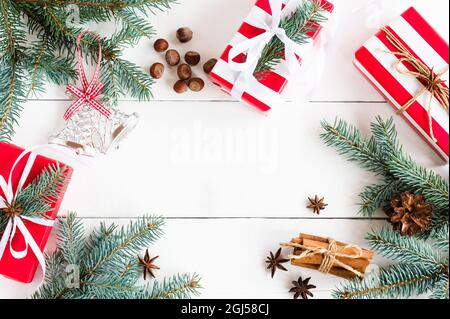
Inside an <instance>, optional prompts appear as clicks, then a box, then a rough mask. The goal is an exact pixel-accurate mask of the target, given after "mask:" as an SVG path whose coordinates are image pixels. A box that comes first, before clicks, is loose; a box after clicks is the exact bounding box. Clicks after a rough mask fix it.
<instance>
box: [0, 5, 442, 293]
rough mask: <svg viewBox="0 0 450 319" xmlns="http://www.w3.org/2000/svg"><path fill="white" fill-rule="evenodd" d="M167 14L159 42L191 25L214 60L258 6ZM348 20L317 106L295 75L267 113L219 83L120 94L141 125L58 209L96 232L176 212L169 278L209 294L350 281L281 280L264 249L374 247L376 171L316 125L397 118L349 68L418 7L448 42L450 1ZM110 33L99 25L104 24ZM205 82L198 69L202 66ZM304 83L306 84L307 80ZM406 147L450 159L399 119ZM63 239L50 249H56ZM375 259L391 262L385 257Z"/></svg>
mask: <svg viewBox="0 0 450 319" xmlns="http://www.w3.org/2000/svg"><path fill="white" fill-rule="evenodd" d="M179 2H180V4H179V5H176V6H174V8H173V9H172V10H171V11H170V12H169V13H167V14H166V13H159V14H158V15H157V16H156V17H154V18H152V21H153V22H154V24H155V26H156V27H157V29H158V31H159V32H158V33H159V36H161V37H165V38H168V39H170V40H171V43H172V44H174V45H175V44H176V41H175V39H174V38H175V37H174V31H175V30H176V29H177V28H178V27H179V26H184V25H186V26H190V27H191V28H192V29H193V30H194V32H195V37H194V40H193V41H192V42H190V43H188V44H186V45H183V46H180V45H178V44H176V47H177V48H178V49H180V51H183V52H184V51H187V50H189V49H193V50H198V51H199V52H201V54H202V57H203V59H204V61H205V60H206V59H209V58H210V57H215V56H216V57H217V56H219V54H220V53H221V51H222V50H223V48H224V47H225V45H226V43H227V42H228V41H229V40H230V38H231V37H232V35H233V33H234V32H235V31H236V29H237V28H238V26H239V25H240V22H241V20H242V19H243V18H244V17H245V15H246V14H247V12H248V11H249V9H250V7H251V6H252V4H253V3H254V0H227V1H219V0H180V1H179ZM335 4H336V7H337V10H338V17H339V26H338V27H337V28H336V30H335V40H334V48H333V49H332V50H329V56H328V63H327V65H326V68H325V75H324V77H323V79H322V81H321V83H320V90H317V92H315V93H314V94H313V95H312V96H311V97H309V102H307V101H304V100H303V99H300V98H299V97H298V96H296V94H294V92H295V91H296V85H295V81H293V82H292V83H291V85H290V87H289V89H288V92H286V95H285V97H286V103H285V104H284V105H280V106H279V107H278V108H277V109H275V110H273V111H272V113H271V114H270V115H269V116H264V115H261V114H259V113H257V112H255V111H253V110H252V109H250V108H248V107H245V106H243V105H241V104H240V103H239V102H236V101H232V100H231V99H230V98H229V97H228V96H226V95H224V94H223V93H221V92H220V91H219V90H218V89H217V88H216V87H215V86H213V85H212V84H210V85H208V87H207V88H206V89H205V90H204V91H203V92H202V93H197V94H194V93H188V94H185V95H176V94H175V93H173V91H172V89H171V87H172V85H173V82H174V79H175V76H165V77H164V78H163V79H162V80H161V81H160V82H159V83H158V84H157V85H155V86H154V93H155V99H154V100H153V101H152V102H148V103H139V102H137V101H132V100H123V101H122V102H121V103H120V104H121V105H120V107H121V109H122V110H124V111H126V112H138V113H139V114H140V116H141V121H140V124H139V126H138V127H137V129H136V130H135V131H134V132H133V134H132V135H131V136H130V138H129V139H128V140H127V141H125V143H123V145H122V146H121V148H120V150H119V151H118V152H116V153H113V154H111V155H110V156H108V157H106V158H102V159H98V160H96V161H91V162H89V163H81V164H80V163H78V164H74V163H72V162H69V164H72V165H74V166H75V170H76V171H75V175H74V177H73V180H72V183H71V185H70V187H69V189H68V192H67V195H66V198H65V200H64V203H63V206H62V208H61V214H65V213H66V212H67V211H76V212H78V215H79V216H80V217H82V218H83V220H84V222H85V224H86V226H87V228H88V229H92V227H94V226H95V225H98V223H99V222H100V221H101V220H107V221H110V222H118V223H127V222H128V221H129V220H130V219H133V218H136V217H138V216H140V215H142V214H144V213H154V214H161V215H163V216H165V217H167V219H168V222H167V226H166V229H165V231H166V235H165V236H164V237H163V238H162V239H161V240H160V241H159V242H158V243H157V244H156V245H155V246H154V247H151V252H152V253H153V254H158V255H160V256H161V257H160V258H159V259H158V262H159V265H160V266H161V271H158V272H157V276H158V277H159V278H162V277H163V276H165V275H171V274H173V273H176V272H197V273H199V274H200V275H201V277H202V285H203V286H204V289H203V291H202V295H201V297H204V298H291V295H290V294H288V293H287V291H288V289H289V288H290V282H291V281H292V280H295V279H296V278H297V277H298V276H299V275H302V276H304V277H309V276H311V277H312V279H311V282H312V283H314V284H315V285H316V286H317V287H318V288H317V289H316V290H315V296H316V297H321V298H328V297H330V292H331V290H332V289H333V287H335V285H336V284H337V283H338V282H339V281H341V280H340V279H339V278H336V277H334V276H325V275H322V274H320V273H318V272H316V271H312V270H306V269H301V268H294V267H290V271H289V272H287V273H281V272H279V273H278V274H277V275H276V276H275V279H274V280H271V279H270V275H269V273H268V272H267V271H266V270H265V264H264V260H265V256H266V255H267V253H268V252H269V250H276V249H277V245H278V243H279V242H282V241H288V240H290V239H291V238H292V237H295V236H297V235H298V233H299V232H306V233H312V234H317V235H323V236H332V237H334V238H336V239H338V240H342V241H346V242H351V243H355V244H359V245H362V246H365V242H364V236H365V234H366V233H367V232H368V231H369V230H370V229H371V228H377V227H381V226H383V225H387V223H386V222H385V221H384V220H383V219H382V214H381V213H380V214H378V219H376V220H368V219H364V218H361V217H360V216H358V215H357V210H358V206H357V205H356V203H357V202H358V197H357V194H358V193H359V192H360V191H361V190H362V188H363V187H364V186H365V185H367V184H369V183H373V182H375V181H376V178H375V177H374V176H372V175H371V174H368V173H366V172H365V171H364V170H362V169H360V168H358V167H357V166H356V165H355V164H352V163H348V162H346V161H345V160H344V159H343V158H342V157H340V156H338V155H337V154H336V152H335V150H333V149H330V148H327V147H326V146H324V144H323V143H322V141H321V140H320V138H319V134H320V121H321V120H322V119H324V118H325V119H328V120H330V121H332V120H333V119H334V118H335V117H336V116H338V117H341V118H344V119H346V120H348V121H350V122H351V123H354V124H356V125H357V126H358V127H360V128H361V130H362V131H363V132H369V123H370V121H371V120H373V119H374V118H375V116H376V115H382V116H383V117H385V118H387V117H390V116H395V113H394V112H393V111H392V109H391V107H390V106H388V105H387V104H386V103H385V102H384V101H383V99H382V97H381V96H379V95H378V94H377V93H376V91H375V90H374V89H373V88H372V87H371V86H370V85H369V84H368V83H367V82H366V81H365V80H364V79H363V77H362V76H361V75H360V74H359V73H358V71H356V69H355V68H354V67H353V65H352V58H353V53H354V51H355V50H356V49H357V48H358V47H359V46H360V45H361V44H362V43H363V42H364V41H365V40H367V39H368V38H369V37H370V36H371V35H372V34H374V33H375V32H376V30H377V29H378V28H379V27H380V26H381V25H383V24H385V23H386V22H388V21H390V19H392V18H395V17H396V16H397V15H399V14H400V13H401V12H403V10H404V9H406V8H407V7H409V6H410V5H414V6H416V8H417V9H419V10H420V12H421V13H423V14H424V16H425V17H426V18H427V19H428V20H429V21H431V23H432V24H433V25H434V26H435V27H436V28H437V29H438V30H439V31H440V32H441V33H442V34H443V36H444V37H445V38H446V39H447V40H448V28H449V17H448V9H449V3H448V1H447V0H433V1H432V3H431V4H430V1H426V0H408V1H405V0H384V1H383V0H335ZM105 29H106V27H104V29H103V30H102V29H101V28H100V29H98V30H97V31H100V32H102V31H105ZM125 55H126V56H127V57H128V58H129V59H130V60H132V61H134V62H135V63H138V64H139V65H141V66H142V67H143V68H144V69H146V70H147V69H148V68H149V66H150V65H151V64H152V63H154V62H156V61H161V60H162V59H163V57H162V56H159V55H157V54H156V53H155V52H154V51H153V49H152V41H142V42H141V44H140V45H139V46H138V47H136V48H134V49H131V50H127V52H126V53H125ZM196 72H197V73H198V74H199V75H201V76H203V72H202V71H201V69H200V68H198V69H197V71H196ZM297 87H298V86H297ZM69 103H70V101H69V100H68V99H67V97H66V96H65V95H64V88H57V87H50V88H49V89H48V93H47V94H45V95H43V96H41V97H39V99H34V100H31V101H29V102H28V103H27V105H26V106H25V110H24V112H23V113H22V116H21V121H20V124H21V126H20V127H19V128H18V129H17V134H16V136H15V139H14V142H15V143H16V144H18V145H21V146H24V147H26V146H31V145H36V144H42V143H45V142H46V141H47V138H48V136H50V135H51V134H53V133H55V132H56V131H57V130H58V129H59V128H61V125H62V124H63V123H62V121H63V120H62V114H63V112H64V110H65V109H66V108H67V107H68V105H69ZM395 122H396V124H397V127H398V130H399V134H400V138H401V140H402V142H403V143H404V145H405V149H406V150H407V151H408V152H410V153H411V154H412V155H413V156H414V158H415V159H417V161H418V162H419V163H421V164H423V165H424V166H426V167H428V168H431V169H435V170H436V171H437V172H438V173H440V174H443V175H445V176H447V175H448V166H447V165H446V164H445V163H443V162H442V161H441V160H440V159H439V158H438V157H437V156H436V155H435V154H434V153H433V152H432V151H431V150H430V148H429V147H428V146H427V145H426V144H425V143H424V142H423V141H422V140H421V139H420V138H419V137H418V136H417V135H416V134H415V133H414V132H413V131H412V130H411V129H410V128H409V127H408V126H407V124H406V123H404V122H403V120H402V119H401V118H399V117H395ZM314 194H318V195H322V196H325V197H326V199H327V202H328V203H329V204H330V205H329V206H328V208H327V209H326V210H325V211H324V212H323V213H322V214H321V216H316V215H314V214H312V212H311V211H310V210H309V209H306V208H305V207H306V205H307V197H308V196H313V195H314ZM54 242H55V240H54V235H53V237H52V239H51V240H50V243H49V245H48V246H49V247H53V246H54ZM374 262H375V263H376V264H378V265H383V264H386V262H387V261H386V260H384V259H382V258H376V259H375V261H374ZM36 284H37V283H36V282H35V283H33V284H30V285H24V284H20V283H15V282H12V281H10V280H8V279H5V278H0V297H3V298H24V297H27V296H29V294H30V293H31V292H32V291H33V290H34V288H35V287H36Z"/></svg>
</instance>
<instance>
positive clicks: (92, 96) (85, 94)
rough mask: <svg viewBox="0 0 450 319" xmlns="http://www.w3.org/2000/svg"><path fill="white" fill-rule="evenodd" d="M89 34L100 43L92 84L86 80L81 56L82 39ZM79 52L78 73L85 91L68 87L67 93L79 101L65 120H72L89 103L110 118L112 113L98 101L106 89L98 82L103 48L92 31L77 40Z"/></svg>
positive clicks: (72, 86) (71, 85)
mask: <svg viewBox="0 0 450 319" xmlns="http://www.w3.org/2000/svg"><path fill="white" fill-rule="evenodd" d="M88 33H89V34H91V35H93V36H94V38H95V40H96V41H97V43H98V59H97V66H96V68H95V72H94V75H93V77H92V80H91V82H90V83H88V81H87V79H86V73H85V72H84V67H83V57H82V55H81V39H82V38H83V36H84V35H85V34H88ZM77 50H78V71H79V74H80V80H81V84H82V85H83V90H80V89H78V88H77V87H76V86H75V85H74V84H70V85H69V86H68V87H67V91H69V92H70V93H72V94H73V95H75V96H76V97H78V99H77V100H76V101H75V102H74V103H73V104H72V105H71V106H70V107H69V108H68V109H67V111H66V113H65V114H64V119H65V120H68V119H70V118H71V117H72V116H73V114H74V113H75V112H77V111H78V110H79V109H80V107H82V106H83V105H84V104H85V103H88V104H89V105H91V106H92V107H93V108H94V109H96V110H97V111H99V112H100V113H101V114H102V115H103V116H105V117H107V118H109V117H110V116H111V111H110V110H108V109H107V108H106V107H105V106H103V105H102V104H100V103H99V102H98V101H97V100H96V99H97V97H98V96H99V95H100V92H101V91H102V90H103V88H104V84H103V83H101V82H98V76H99V74H100V63H101V61H102V46H101V42H100V38H99V37H98V36H97V35H96V34H95V33H93V32H90V31H84V32H82V33H81V34H80V35H79V36H78V38H77Z"/></svg>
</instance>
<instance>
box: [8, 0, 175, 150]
mask: <svg viewBox="0 0 450 319" xmlns="http://www.w3.org/2000/svg"><path fill="white" fill-rule="evenodd" d="M174 3H176V1H174V0H74V1H66V0H56V1H53V0H2V1H0V68H1V69H0V81H1V83H0V140H4V141H10V140H11V138H12V136H13V134H14V127H15V126H16V125H17V121H18V118H19V115H20V112H21V109H22V106H23V104H24V103H25V101H26V100H27V98H28V97H29V96H30V93H32V94H38V93H42V92H44V91H45V90H44V86H45V83H47V82H51V83H55V84H57V85H67V84H68V83H70V82H71V81H74V80H75V79H76V78H77V71H76V65H75V59H76V57H77V55H76V49H77V48H76V39H77V36H78V35H79V34H80V32H81V31H82V30H83V29H84V28H83V27H77V26H73V25H71V24H70V23H69V21H70V19H69V18H70V17H71V12H69V11H68V6H69V5H73V6H77V7H78V9H79V18H80V23H81V24H86V23H91V22H94V23H102V22H108V21H114V22H116V25H117V29H116V30H115V32H114V33H113V34H112V35H111V36H110V37H102V39H101V43H102V52H103V55H102V60H103V63H102V65H101V72H102V79H103V80H104V82H105V89H104V91H103V93H104V96H105V101H106V102H108V103H111V106H117V105H118V100H119V99H120V98H121V97H123V96H125V95H126V94H130V95H131V97H133V98H137V99H139V100H149V99H151V98H152V93H151V86H152V85H153V83H154V82H153V80H152V79H151V77H150V76H149V75H148V74H146V73H145V72H143V71H142V70H141V69H140V68H139V67H138V66H137V65H135V64H134V63H132V62H130V61H126V60H124V59H122V58H121V56H122V51H123V49H124V48H125V47H126V46H134V45H136V44H137V43H138V41H139V40H140V39H142V38H143V37H146V38H149V37H151V36H153V35H154V34H155V30H154V28H153V26H152V25H151V24H150V23H149V22H148V16H149V15H150V14H155V13H157V12H158V11H165V10H168V9H170V8H171V6H172V5H173V4H174ZM26 27H28V28H26ZM30 35H32V36H34V37H35V38H36V40H35V41H33V42H31V43H29V42H27V41H26V40H27V37H28V36H30ZM82 47H83V52H84V57H85V58H86V61H88V62H97V61H96V59H97V53H98V48H97V44H96V42H95V41H94V39H93V38H89V37H86V38H84V39H83V41H82ZM122 77H125V78H122Z"/></svg>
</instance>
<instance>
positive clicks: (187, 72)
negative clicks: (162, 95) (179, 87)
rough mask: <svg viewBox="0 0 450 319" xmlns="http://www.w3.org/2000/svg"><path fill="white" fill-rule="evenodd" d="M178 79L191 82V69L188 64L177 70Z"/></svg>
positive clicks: (180, 66)
mask: <svg viewBox="0 0 450 319" xmlns="http://www.w3.org/2000/svg"><path fill="white" fill-rule="evenodd" d="M177 74H178V77H179V78H180V80H189V79H190V78H191V76H192V70H191V67H190V66H189V65H188V64H185V63H183V64H180V65H179V66H178V70H177Z"/></svg>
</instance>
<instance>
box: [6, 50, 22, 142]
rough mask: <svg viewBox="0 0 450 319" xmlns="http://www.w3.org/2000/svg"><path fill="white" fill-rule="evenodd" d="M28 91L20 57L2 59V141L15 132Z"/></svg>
mask: <svg viewBox="0 0 450 319" xmlns="http://www.w3.org/2000/svg"><path fill="white" fill-rule="evenodd" d="M27 92H28V83H27V81H26V77H25V74H24V70H23V69H22V68H21V66H20V64H19V62H18V58H17V57H15V58H13V59H11V60H7V59H5V58H3V59H0V141H9V140H10V139H11V137H12V135H13V134H14V126H15V124H17V120H18V118H19V113H20V112H21V110H22V105H23V103H25V101H26V97H27Z"/></svg>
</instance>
